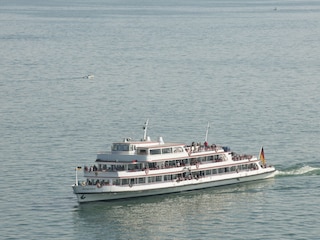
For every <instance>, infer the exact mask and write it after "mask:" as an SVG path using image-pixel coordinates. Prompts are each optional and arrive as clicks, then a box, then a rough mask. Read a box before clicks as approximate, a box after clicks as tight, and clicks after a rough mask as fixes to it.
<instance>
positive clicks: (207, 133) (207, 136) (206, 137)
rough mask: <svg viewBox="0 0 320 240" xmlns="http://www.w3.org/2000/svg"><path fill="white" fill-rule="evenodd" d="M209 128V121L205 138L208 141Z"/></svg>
mask: <svg viewBox="0 0 320 240" xmlns="http://www.w3.org/2000/svg"><path fill="white" fill-rule="evenodd" d="M209 128H210V123H209V122H208V125H207V131H206V138H205V139H204V141H206V142H208V133H209Z"/></svg>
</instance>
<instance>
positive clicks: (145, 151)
mask: <svg viewBox="0 0 320 240" xmlns="http://www.w3.org/2000/svg"><path fill="white" fill-rule="evenodd" d="M138 153H139V154H143V155H145V154H147V149H139V150H138Z"/></svg>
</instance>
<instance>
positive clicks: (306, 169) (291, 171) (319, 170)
mask: <svg viewBox="0 0 320 240" xmlns="http://www.w3.org/2000/svg"><path fill="white" fill-rule="evenodd" d="M299 175H300V176H301V175H303V176H312V175H320V167H311V166H308V165H304V166H301V165H299V166H295V167H291V168H288V169H284V170H277V171H276V176H299Z"/></svg>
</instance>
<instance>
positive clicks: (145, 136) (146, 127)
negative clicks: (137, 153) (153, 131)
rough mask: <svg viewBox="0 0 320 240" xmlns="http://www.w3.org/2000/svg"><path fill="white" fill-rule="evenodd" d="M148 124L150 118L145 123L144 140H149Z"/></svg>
mask: <svg viewBox="0 0 320 240" xmlns="http://www.w3.org/2000/svg"><path fill="white" fill-rule="evenodd" d="M148 124H149V118H148V119H147V121H146V122H145V123H144V126H143V139H142V141H147V130H148Z"/></svg>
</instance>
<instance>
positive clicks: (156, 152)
mask: <svg viewBox="0 0 320 240" xmlns="http://www.w3.org/2000/svg"><path fill="white" fill-rule="evenodd" d="M150 154H151V155H155V154H161V149H151V150H150Z"/></svg>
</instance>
